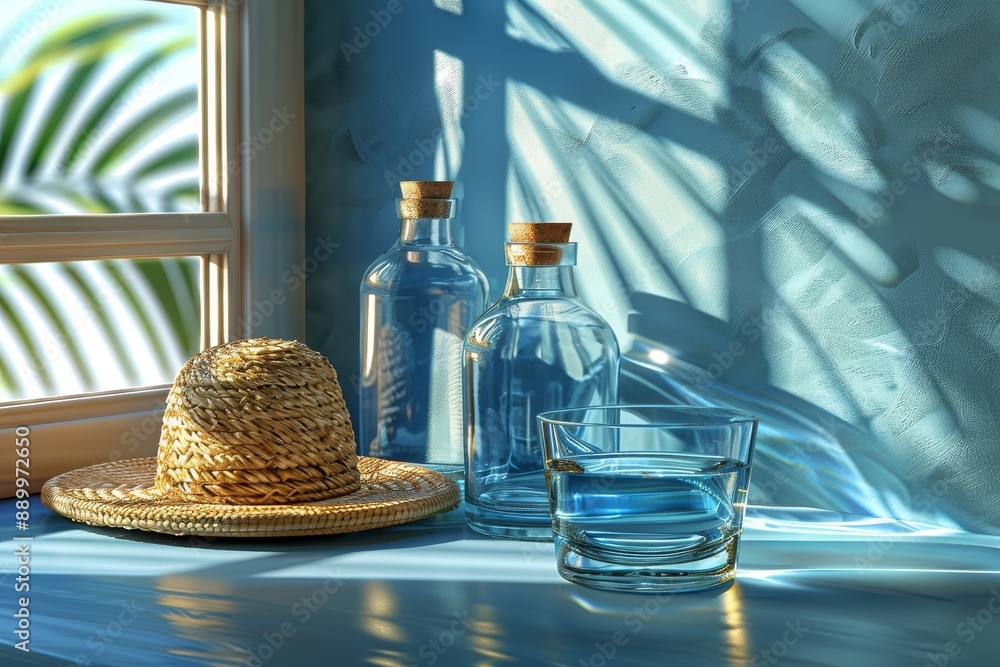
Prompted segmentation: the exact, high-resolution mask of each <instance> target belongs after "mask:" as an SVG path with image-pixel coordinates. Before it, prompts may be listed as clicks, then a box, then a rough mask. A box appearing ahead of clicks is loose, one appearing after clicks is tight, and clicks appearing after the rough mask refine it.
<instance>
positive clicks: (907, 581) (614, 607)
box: [0, 497, 1000, 667]
mask: <svg viewBox="0 0 1000 667" xmlns="http://www.w3.org/2000/svg"><path fill="white" fill-rule="evenodd" d="M14 523H15V517H14V507H13V501H11V500H5V501H0V538H2V539H3V548H2V552H0V565H2V567H0V600H2V609H3V610H4V613H3V614H2V618H3V620H2V623H0V625H2V630H0V633H2V634H0V665H20V664H25V665H63V664H65V665H72V664H81V665H149V666H151V665H171V666H173V665H311V664H322V665H327V664H329V665H379V666H382V667H392V666H398V665H403V666H409V665H427V666H430V665H469V666H485V665H503V664H532V665H566V666H572V667H580V666H584V667H586V666H588V665H589V666H592V667H603V666H605V665H622V666H624V665H753V666H754V667H756V666H758V665H779V664H780V665H831V666H837V667H842V666H845V665H849V666H857V665H878V666H880V667H885V666H893V665H914V666H922V665H932V666H935V667H944V666H945V665H977V666H987V667H997V666H1000V537H990V536H982V535H973V534H968V533H962V532H958V531H953V530H949V529H941V528H933V527H928V526H919V525H912V524H904V523H901V522H897V521H892V520H887V519H874V518H867V517H857V516H844V515H840V514H835V513H831V512H822V511H817V510H804V509H790V508H760V507H752V508H750V510H749V511H748V515H747V526H746V529H745V532H744V542H743V548H742V552H741V555H740V569H739V576H738V578H737V582H736V583H735V584H734V585H733V586H731V587H730V588H728V589H726V590H725V591H723V592H721V593H720V592H716V593H698V594H685V595H674V596H664V595H660V596H655V595H654V596H650V595H641V594H625V593H609V592H602V591H594V590H590V589H586V588H582V587H580V586H576V585H573V584H570V583H567V582H565V581H563V580H562V579H560V578H559V576H558V575H557V573H556V570H555V565H554V559H553V555H552V545H551V544H546V543H530V542H516V541H505V540H495V539H490V538H486V537H481V536H478V535H477V534H475V533H473V532H472V531H471V530H469V529H468V528H467V527H466V526H465V524H464V520H463V516H462V510H461V508H460V509H459V510H456V511H454V512H449V513H447V514H443V515H439V516H437V517H433V518H430V519H427V520H424V521H421V522H417V523H413V524H408V525H405V526H397V527H393V528H386V529H381V530H377V531H369V532H366V533H356V534H351V535H339V536H327V537H314V538H287V539H283V540H278V539H275V540H250V541H246V540H232V539H228V540H227V539H217V540H212V541H206V540H202V539H197V538H173V537H169V536H163V535H155V534H150V533H141V532H136V531H124V530H112V529H102V528H91V527H88V526H84V525H82V524H78V523H73V522H71V521H69V520H67V519H65V518H63V517H61V516H58V515H55V514H53V513H52V512H50V511H48V510H47V509H45V508H44V507H42V505H41V503H40V502H39V500H38V498H37V497H32V508H31V518H30V527H29V529H28V530H27V531H17V530H15V528H14ZM15 537H31V538H32V540H31V542H30V543H29V544H30V562H29V563H28V568H29V570H30V572H29V573H28V577H27V578H28V584H29V585H30V591H28V592H17V591H16V590H15V586H17V585H18V581H17V579H18V576H19V575H18V567H19V564H18V558H17V556H15V551H16V550H17V549H18V547H19V545H20V544H23V543H22V542H16V541H14V538H15ZM25 595H27V596H29V600H28V603H29V604H28V609H29V612H30V626H29V631H30V643H29V644H28V647H29V648H30V649H31V652H30V653H25V652H23V651H21V650H18V649H16V648H15V647H14V645H15V643H16V642H18V641H19V638H18V637H17V636H16V635H15V634H14V630H15V627H14V626H15V624H16V623H17V619H16V618H14V616H13V614H14V612H15V611H16V610H17V609H18V608H19V606H20V605H19V598H20V597H22V596H25Z"/></svg>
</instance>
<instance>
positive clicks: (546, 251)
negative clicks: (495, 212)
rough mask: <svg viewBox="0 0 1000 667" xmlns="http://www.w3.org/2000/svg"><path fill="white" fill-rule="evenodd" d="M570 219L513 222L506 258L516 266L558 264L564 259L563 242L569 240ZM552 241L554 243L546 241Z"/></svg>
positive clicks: (510, 227) (509, 227)
mask: <svg viewBox="0 0 1000 667" xmlns="http://www.w3.org/2000/svg"><path fill="white" fill-rule="evenodd" d="M572 227H573V224H572V223H569V222H512V223H510V224H509V225H507V231H508V232H509V233H510V241H511V242H510V243H508V244H507V247H506V254H507V261H508V262H509V263H510V264H513V265H515V266H555V265H557V264H559V262H560V261H562V255H563V249H562V248H561V247H560V245H562V244H566V243H569V233H570V230H571V229H572ZM545 244H553V245H545Z"/></svg>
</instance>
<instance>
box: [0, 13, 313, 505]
mask: <svg viewBox="0 0 1000 667" xmlns="http://www.w3.org/2000/svg"><path fill="white" fill-rule="evenodd" d="M147 1H155V2H168V3H172V4H183V5H192V6H196V7H198V8H199V9H200V11H201V16H202V20H201V26H200V34H199V39H198V46H199V48H200V49H201V51H202V58H201V72H200V80H199V86H198V88H199V91H198V106H199V112H200V114H201V122H202V134H201V137H202V140H201V142H200V149H199V160H200V163H201V165H200V166H201V170H202V188H201V200H202V201H201V203H202V211H205V212H201V213H187V214H185V213H143V214H132V213H128V214H111V215H29V216H0V240H2V243H0V263H30V262H50V261H75V260H84V259H136V258H144V257H169V256H182V255H187V256H191V255H196V256H200V257H201V258H202V259H201V262H202V271H201V290H202V315H201V321H202V327H201V337H200V341H201V347H202V348H203V349H204V348H205V347H209V346H211V345H216V344H219V343H223V342H227V341H230V340H234V339H237V338H242V337H248V336H253V335H268V336H276V337H282V338H292V339H296V338H299V339H300V338H303V337H304V333H305V294H304V290H302V289H300V290H283V293H282V299H280V303H278V302H277V300H272V301H271V304H270V305H271V306H272V308H273V312H271V315H270V316H269V317H267V318H266V319H265V320H264V321H263V322H255V318H254V317H252V315H253V308H254V305H253V304H255V302H257V301H260V300H263V299H267V298H268V297H269V296H270V295H272V294H273V293H274V290H276V289H279V288H280V287H281V276H282V275H283V274H284V273H285V272H286V271H287V270H288V269H289V268H291V267H294V266H296V265H297V264H301V263H302V261H303V259H304V255H305V241H304V239H305V140H304V135H305V131H304V130H305V128H304V93H303V80H304V76H303V67H304V57H303V0H147ZM279 112H280V113H281V115H282V117H283V118H285V119H293V120H294V121H295V122H289V123H287V124H286V125H285V126H283V127H282V128H281V129H280V131H274V130H273V127H274V126H273V121H272V118H273V116H274V114H276V113H279ZM269 123H270V124H271V127H270V128H269ZM265 128H268V130H269V131H270V134H263V133H264V132H265ZM262 134H263V136H266V137H267V138H268V139H269V141H268V142H267V145H266V147H265V148H264V149H261V150H257V149H256V148H257V147H258V146H260V144H261V143H262V142H261V139H262V138H263V137H262ZM258 319H259V318H258ZM168 390H169V385H160V386H155V387H139V388H131V389H124V390H120V391H109V392H100V393H91V394H82V395H75V396H57V397H52V398H44V399H36V400H25V401H16V402H10V403H4V404H0V443H2V446H0V497H10V496H12V495H13V494H14V491H15V488H16V487H15V482H14V476H15V472H14V461H15V454H14V450H15V446H14V444H15V439H16V435H15V431H16V429H18V428H19V427H27V428H28V429H29V432H30V435H29V441H30V443H31V444H30V453H31V456H30V468H29V470H30V481H31V484H30V487H29V488H30V490H31V491H32V492H33V493H34V492H38V491H40V490H41V486H42V484H43V483H44V482H45V481H46V480H47V479H49V478H51V477H53V476H55V475H57V474H59V473H62V472H65V471H67V470H71V469H74V468H77V467H81V466H85V465H90V464H94V463H101V462H106V461H113V460H118V459H128V458H137V457H142V456H152V455H155V453H156V446H157V440H158V434H159V424H160V419H161V417H162V414H163V406H164V404H165V401H166V396H167V392H168ZM22 433H23V431H22Z"/></svg>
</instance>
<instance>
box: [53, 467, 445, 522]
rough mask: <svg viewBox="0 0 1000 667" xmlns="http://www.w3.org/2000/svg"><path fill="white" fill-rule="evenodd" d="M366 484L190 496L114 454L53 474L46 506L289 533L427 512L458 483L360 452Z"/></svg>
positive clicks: (78, 515)
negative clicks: (292, 494)
mask: <svg viewBox="0 0 1000 667" xmlns="http://www.w3.org/2000/svg"><path fill="white" fill-rule="evenodd" d="M358 471H359V472H360V473H361V489H360V490H358V491H355V492H354V493H351V494H349V495H346V496H341V497H338V498H330V499H328V500H322V501H316V502H309V503H300V504H295V505H228V504H215V503H188V502H180V501H177V500H172V499H165V498H163V497H160V496H158V495H157V494H156V493H155V491H154V490H153V480H154V477H155V475H156V459H155V458H146V459H133V460H129V461H115V462H113V463H100V464H98V465H93V466H89V467H87V468H80V469H79V470H73V471H71V472H67V473H64V474H62V475H59V476H58V477H53V478H52V479H50V480H49V481H48V482H46V483H45V486H44V487H43V488H42V502H43V503H44V504H45V506H46V507H48V508H50V509H52V510H53V511H55V512H58V513H59V514H62V515H64V516H66V517H69V518H70V519H73V520H74V521H81V522H83V523H86V524H89V525H92V526H111V527H115V528H130V529H131V528H137V529H140V530H146V531H151V532H156V533H167V534H170V535H212V536H217V537H283V536H294V535H325V534H332V533H351V532H356V531H361V530H369V529H371V528H382V527H384V526H393V525H396V524H401V523H407V522H409V521H416V520H417V519H423V518H426V517H429V516H432V515H434V514H438V513H440V512H446V511H448V510H451V509H454V508H456V507H458V504H459V501H460V494H459V489H458V485H457V484H455V482H453V481H452V480H450V479H448V478H447V477H445V476H444V475H441V474H439V473H436V472H433V471H431V470H427V469H426V468H421V467H419V466H416V465H413V464H409V463H398V462H395V461H385V460H382V459H375V458H369V457H359V458H358Z"/></svg>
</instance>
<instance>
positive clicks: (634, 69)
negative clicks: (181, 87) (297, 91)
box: [306, 0, 1000, 532]
mask: <svg viewBox="0 0 1000 667" xmlns="http://www.w3.org/2000/svg"><path fill="white" fill-rule="evenodd" d="M306 6H307V37H306V40H307V44H306V53H307V56H306V57H307V63H306V73H307V82H306V85H307V90H306V95H307V119H306V121H307V136H308V175H309V190H308V202H307V203H308V231H307V238H309V239H319V238H323V239H325V238H327V236H330V237H332V239H333V240H334V241H335V242H337V243H339V244H341V246H340V248H339V249H338V250H337V252H336V253H335V254H334V257H333V259H331V260H330V261H327V262H324V263H322V264H320V266H319V267H318V269H316V270H315V271H314V272H313V273H312V275H310V278H309V282H308V291H307V299H308V330H309V334H308V335H309V342H310V344H312V345H313V346H315V347H317V348H319V349H320V350H322V351H323V352H325V353H326V354H327V355H328V356H329V357H330V358H331V360H332V361H333V363H334V365H335V366H336V367H337V368H338V369H339V370H340V372H341V375H342V376H343V377H344V378H345V382H344V384H345V385H347V384H348V382H347V381H346V378H349V377H350V378H352V379H353V378H355V377H356V372H357V358H356V357H357V330H358V307H357V286H358V283H359V281H360V278H361V274H362V272H363V270H364V268H365V267H366V266H367V264H368V263H369V262H370V261H371V260H372V259H374V258H375V257H376V256H377V255H378V254H379V253H380V252H381V251H382V250H383V249H384V248H385V247H387V246H388V245H389V244H390V243H391V242H392V240H393V238H394V236H395V233H396V229H397V221H396V220H395V218H394V215H393V199H394V197H395V196H397V195H396V189H395V185H394V184H395V181H397V180H399V179H400V178H405V177H407V176H411V175H412V176H413V177H418V178H430V177H437V178H453V179H456V180H457V182H458V189H457V192H458V194H459V195H460V196H462V197H463V206H462V222H463V225H462V226H463V228H464V237H465V246H466V247H467V248H468V249H469V250H470V252H471V253H473V255H474V256H475V257H477V259H479V260H480V262H481V264H482V265H483V267H484V268H485V269H486V271H487V273H488V274H489V276H490V279H491V281H492V284H493V290H494V294H496V293H497V292H498V291H499V290H500V289H501V287H502V281H503V277H504V267H503V265H502V248H501V243H502V241H503V238H504V225H505V223H506V222H507V221H509V220H515V219H539V220H570V221H573V222H575V223H576V230H575V240H577V241H578V242H579V243H580V245H581V248H580V265H581V268H583V267H586V270H585V271H584V270H578V278H579V280H580V283H581V285H580V286H581V291H582V293H583V294H584V296H585V297H586V298H587V299H588V300H589V301H590V303H591V304H592V305H594V306H595V307H596V308H597V309H598V310H599V311H600V312H602V314H604V315H605V316H606V317H607V318H608V320H609V321H611V322H612V324H613V325H614V326H615V328H616V329H617V331H618V332H619V334H620V337H621V338H622V339H623V341H625V346H626V347H628V341H629V339H630V337H629V318H628V314H629V312H630V311H635V310H642V311H643V313H642V315H643V317H641V318H636V317H633V318H632V323H633V324H632V326H633V333H634V332H635V331H634V330H635V328H636V326H638V325H641V326H642V327H643V331H642V333H643V335H644V336H646V337H647V338H651V339H653V340H657V339H664V340H660V342H661V343H664V344H665V345H667V346H671V347H674V346H677V345H679V344H681V343H683V341H682V342H679V341H677V340H673V341H671V340H669V339H670V338H671V337H674V338H676V337H677V336H679V335H680V333H681V332H682V331H683V332H684V335H685V336H686V337H690V338H691V341H694V340H695V339H701V340H700V342H701V343H703V344H701V345H689V347H693V348H697V349H696V351H695V352H692V355H693V356H694V357H698V356H699V355H700V358H697V359H694V361H697V362H698V363H699V364H700V365H701V366H702V367H704V368H708V369H710V372H711V374H712V375H713V376H714V377H716V378H718V379H719V381H720V382H724V383H725V385H726V386H728V387H736V388H739V389H741V390H742V391H743V392H745V393H747V394H751V395H753V396H755V397H756V400H757V401H758V404H763V405H765V407H767V406H768V405H771V406H773V407H774V408H775V409H778V410H781V409H784V410H788V411H791V412H793V413H794V414H796V415H801V416H802V417H803V418H805V419H807V421H808V424H809V427H808V428H811V429H813V430H814V431H822V432H823V433H824V434H826V435H828V436H830V437H828V438H826V440H825V441H824V442H826V444H824V445H823V447H825V448H827V449H828V450H829V451H824V452H821V453H820V454H817V455H813V454H811V453H807V454H806V455H802V454H801V452H797V451H796V448H797V447H799V445H797V443H796V441H795V439H794V438H792V439H791V440H790V441H789V442H786V443H784V444H781V443H777V444H774V443H772V444H769V445H768V446H767V447H766V448H765V449H764V450H762V451H761V454H762V457H761V458H760V459H759V463H760V464H761V467H760V469H759V470H758V471H757V472H760V471H761V470H765V471H766V475H765V474H764V473H761V476H760V477H758V475H757V473H756V472H755V479H754V483H755V484H758V483H761V485H760V488H761V489H764V488H765V485H764V483H766V482H772V484H769V485H768V486H769V487H771V488H769V490H768V493H767V494H765V495H766V496H767V497H766V498H764V500H766V501H770V502H779V503H786V504H815V505H817V506H821V507H830V508H832V509H843V510H850V511H867V512H870V513H874V514H892V515H895V516H899V517H903V518H909V519H914V520H922V521H930V522H934V523H938V524H943V525H959V526H964V527H967V528H971V529H975V530H981V531H989V532H998V531H1000V457H998V453H997V451H998V450H997V444H996V436H995V431H996V428H997V425H998V422H1000V393H998V391H997V389H998V381H997V377H998V375H1000V358H998V354H997V352H998V348H1000V309H998V307H997V306H998V305H1000V233H998V231H997V224H998V220H997V212H998V203H1000V193H998V190H1000V167H998V156H1000V133H998V130H1000V77H998V75H997V72H998V71H1000V53H998V50H997V49H996V48H995V41H996V35H997V34H998V31H1000V5H996V4H995V3H984V2H979V1H978V0H905V1H895V0H893V1H881V2H876V1H875V0H852V1H850V2H817V1H815V0H740V1H738V2H726V1H723V0H685V1H681V0H669V1H668V0H660V1H655V0H614V1H604V0H602V1H600V2H598V1H597V0H592V1H589V2H588V1H572V0H551V1H546V0H506V1H501V0H465V2H464V3H463V2H462V0H434V1H433V2H432V1H431V0H398V2H397V1H396V0H354V1H352V2H328V1H326V0H312V1H308V0H307V5H306ZM366 32H367V34H366ZM411 170H412V171H411ZM649 295H655V298H654V297H653V296H649ZM664 298H666V299H671V300H673V301H679V302H683V304H686V305H683V306H681V307H676V304H669V303H668V302H666V301H663V299H664ZM661 306H662V308H661ZM668 306H670V307H669V308H668ZM663 313H669V314H670V318H669V320H668V319H667V318H665V317H663ZM706 316H711V317H706ZM658 317H659V319H657V318H658ZM713 318H714V319H713ZM657 322H659V323H660V324H661V326H659V327H657V326H656V325H657ZM637 323H639V324H638V325H637ZM704 323H708V324H704ZM691 341H687V342H691ZM734 344H735V347H734ZM732 351H736V354H732ZM727 352H729V353H730V354H729V355H728V356H727ZM713 364H714V365H713ZM350 384H354V382H353V381H352V382H351V383H350ZM346 391H347V393H348V394H349V397H351V398H353V399H354V400H356V396H357V393H356V391H355V390H354V389H353V388H351V387H346ZM349 400H350V398H349ZM765 412H766V410H765ZM782 447H784V448H785V451H782ZM782 466H784V467H783V468H782ZM758 498H760V495H758ZM811 500H812V501H813V502H810V501H811Z"/></svg>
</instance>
